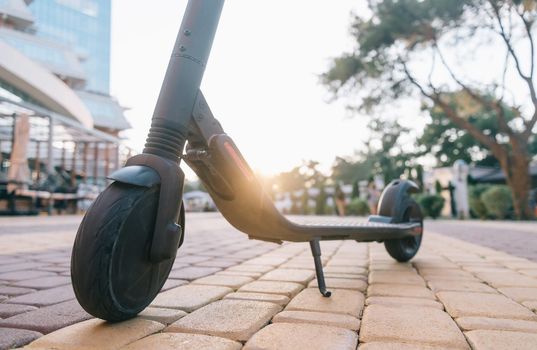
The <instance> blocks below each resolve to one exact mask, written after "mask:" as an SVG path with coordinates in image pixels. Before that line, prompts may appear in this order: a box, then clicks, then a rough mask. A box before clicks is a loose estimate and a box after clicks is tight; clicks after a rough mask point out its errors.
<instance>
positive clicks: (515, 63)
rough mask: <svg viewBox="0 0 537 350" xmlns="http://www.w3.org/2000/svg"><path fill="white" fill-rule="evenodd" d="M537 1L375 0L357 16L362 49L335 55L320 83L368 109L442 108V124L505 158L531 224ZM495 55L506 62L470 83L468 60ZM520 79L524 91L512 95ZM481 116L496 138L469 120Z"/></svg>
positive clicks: (521, 211)
mask: <svg viewBox="0 0 537 350" xmlns="http://www.w3.org/2000/svg"><path fill="white" fill-rule="evenodd" d="M536 3H537V2H536V1H535V0H525V1H523V0H450V1H446V0H370V1H369V4H370V9H371V12H372V15H371V16H370V17H369V18H361V17H359V16H355V17H354V19H353V23H352V27H351V30H352V35H353V37H354V39H355V40H356V43H357V46H356V48H355V50H353V52H349V53H345V54H343V55H342V56H340V57H338V58H336V59H334V61H333V65H332V67H331V68H330V69H329V70H328V71H327V72H326V73H325V74H323V76H322V80H323V82H324V83H325V84H326V85H328V86H329V88H330V89H331V90H332V91H333V92H334V93H335V95H336V96H337V97H342V96H348V95H349V94H351V93H352V94H353V95H354V96H357V99H356V100H357V103H356V104H357V107H358V108H361V109H365V110H369V111H374V110H375V109H378V106H383V105H385V104H386V103H387V102H390V101H394V100H398V99H401V98H404V97H411V96H413V95H414V94H415V93H418V94H419V96H421V98H422V99H423V102H424V104H425V105H426V106H427V108H429V109H434V110H435V111H438V112H441V113H442V115H443V116H442V118H443V119H445V120H449V122H450V123H452V125H454V126H455V128H456V129H457V130H461V131H463V132H465V133H467V134H469V135H470V136H471V137H472V138H473V139H475V141H476V142H477V143H478V144H479V145H480V147H482V148H484V149H486V150H487V151H488V152H490V154H491V155H492V156H494V158H496V159H497V160H498V162H499V165H500V167H501V168H502V170H503V171H504V173H505V175H506V178H507V184H508V185H509V187H510V190H511V192H512V195H513V202H514V208H515V213H516V216H517V217H518V218H521V219H525V218H530V217H532V213H531V211H530V208H529V201H528V199H529V197H528V195H529V189H530V186H531V177H530V174H529V163H530V161H531V153H530V147H529V145H530V144H531V143H532V142H533V139H534V138H535V133H534V132H533V129H534V127H535V124H536V123H537V92H536V90H535V85H534V78H535V76H534V70H535V69H534V66H535V48H534V46H535V43H534V33H533V29H534V23H535V19H536V18H537V9H536ZM446 48H449V49H450V50H449V51H445V49H446ZM498 48H499V49H498ZM486 50H488V51H486ZM492 50H493V52H494V54H495V55H493V56H494V57H501V62H500V64H499V65H498V66H499V69H498V71H496V72H493V71H490V72H489V71H487V77H486V78H484V77H483V76H482V77H478V78H476V79H477V81H476V80H475V79H472V78H471V77H470V76H471V74H470V73H469V72H467V71H468V64H469V62H476V61H479V59H478V58H476V55H479V53H480V52H485V51H486V52H488V56H487V57H488V59H489V60H490V57H491V51H492ZM499 50H501V51H499ZM502 51H503V52H502ZM446 52H448V53H452V55H446V54H445V53H446ZM524 52H527V54H524ZM496 53H499V54H496ZM464 55H466V56H464ZM452 56H455V57H452ZM461 56H464V57H461ZM481 62H483V63H486V62H485V61H484V60H483V61H481ZM465 63H466V64H465ZM425 67H427V68H425ZM470 71H471V73H477V72H478V71H479V69H475V68H474V69H470ZM474 75H477V74H474ZM463 77H464V78H463ZM515 79H518V80H515ZM517 83H520V86H521V89H522V88H523V89H524V91H525V93H524V94H521V93H513V92H512V91H511V90H510V87H512V86H514V85H516V84H517ZM473 107H475V108H473ZM477 110H481V111H486V113H490V118H491V120H493V121H494V122H495V124H496V125H497V133H496V134H495V135H492V134H491V133H487V132H485V131H484V130H482V129H480V128H479V127H478V126H477V125H475V123H472V121H471V120H470V117H471V116H472V115H475V112H476V111H477ZM509 114H511V115H512V118H511V119H510V117H509Z"/></svg>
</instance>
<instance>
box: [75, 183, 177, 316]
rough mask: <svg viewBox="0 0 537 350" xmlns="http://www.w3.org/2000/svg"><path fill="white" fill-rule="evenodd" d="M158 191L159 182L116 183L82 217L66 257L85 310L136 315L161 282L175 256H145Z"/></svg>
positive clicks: (101, 314) (149, 241) (147, 251)
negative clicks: (156, 258)
mask: <svg viewBox="0 0 537 350" xmlns="http://www.w3.org/2000/svg"><path fill="white" fill-rule="evenodd" d="M158 191H159V187H158V186H154V187H151V188H147V187H141V186H134V185H128V184H123V183H119V182H115V183H113V184H111V185H110V186H109V187H108V188H107V189H106V190H105V191H104V192H103V193H101V195H99V197H98V198H97V199H96V200H95V202H94V203H93V205H92V206H91V208H90V209H89V210H88V212H87V213H86V215H85V217H84V219H83V220H82V223H81V224H80V227H79V229H78V232H77V235H76V239H75V243H74V246H73V252H72V256H71V281H72V283H73V288H74V291H75V295H76V298H77V299H78V301H79V303H80V305H81V306H82V307H83V308H84V310H86V311H87V312H88V313H89V314H91V315H93V316H95V317H98V318H101V319H104V320H107V321H111V322H117V321H123V320H126V319H129V318H132V317H135V316H136V315H137V314H138V313H139V312H140V311H142V310H143V309H144V308H145V307H146V306H147V305H149V303H151V301H152V300H153V299H154V298H155V296H156V295H157V293H158V292H159V291H160V289H161V288H162V286H163V284H164V282H165V281H166V279H167V277H168V274H169V273H170V270H171V267H172V265H173V261H174V260H175V257H174V258H171V259H168V260H165V261H162V262H160V263H152V262H151V261H149V248H150V243H151V239H152V237H153V228H154V225H155V218H156V213H157V207H158V194H159V192H158Z"/></svg>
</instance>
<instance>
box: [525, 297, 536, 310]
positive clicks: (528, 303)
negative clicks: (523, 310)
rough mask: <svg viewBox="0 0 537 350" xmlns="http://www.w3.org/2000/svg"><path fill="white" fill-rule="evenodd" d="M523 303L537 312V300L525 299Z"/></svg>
mask: <svg viewBox="0 0 537 350" xmlns="http://www.w3.org/2000/svg"><path fill="white" fill-rule="evenodd" d="M522 305H524V306H525V307H527V308H528V309H530V310H531V311H533V312H537V301H534V300H531V301H523V302H522Z"/></svg>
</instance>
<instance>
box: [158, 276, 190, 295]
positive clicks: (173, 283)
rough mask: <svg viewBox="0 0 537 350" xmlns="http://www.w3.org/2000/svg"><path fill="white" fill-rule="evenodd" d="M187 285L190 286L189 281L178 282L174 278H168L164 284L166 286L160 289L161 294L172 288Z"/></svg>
mask: <svg viewBox="0 0 537 350" xmlns="http://www.w3.org/2000/svg"><path fill="white" fill-rule="evenodd" d="M185 284H188V281H185V280H176V279H173V278H168V279H167V280H166V282H164V285H163V286H162V288H161V289H160V291H161V292H165V291H167V290H169V289H172V288H175V287H179V286H183V285H185Z"/></svg>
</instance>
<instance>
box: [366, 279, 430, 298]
mask: <svg viewBox="0 0 537 350" xmlns="http://www.w3.org/2000/svg"><path fill="white" fill-rule="evenodd" d="M367 296H383V297H410V298H427V299H433V300H434V299H436V297H435V296H434V293H433V292H431V291H430V290H429V289H427V288H425V287H421V286H411V285H407V284H387V283H381V284H370V285H369V287H368V288H367Z"/></svg>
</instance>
